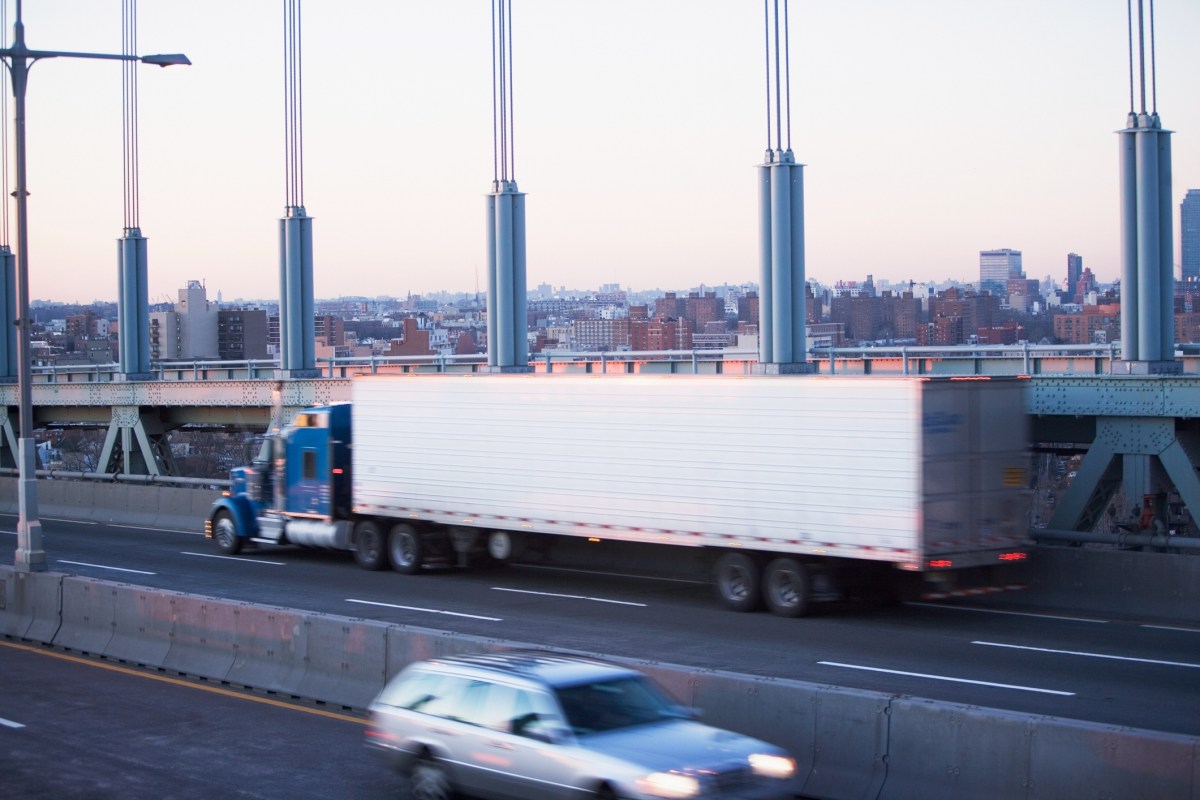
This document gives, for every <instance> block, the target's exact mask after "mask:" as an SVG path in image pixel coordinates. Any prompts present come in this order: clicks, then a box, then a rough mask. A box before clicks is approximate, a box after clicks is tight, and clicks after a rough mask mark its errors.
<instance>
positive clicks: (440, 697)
mask: <svg viewBox="0 0 1200 800" xmlns="http://www.w3.org/2000/svg"><path fill="white" fill-rule="evenodd" d="M476 682H477V681H472V680H471V679H470V678H463V677H460V676H458V675H445V676H442V680H441V683H439V684H438V687H437V688H438V693H437V696H436V697H432V698H431V699H430V700H429V701H428V702H427V703H424V704H423V705H422V707H421V708H417V709H413V710H414V711H423V712H424V713H426V714H431V715H433V716H435V717H444V718H446V719H454V720H463V721H465V720H467V719H468V718H469V714H470V707H471V705H470V703H471V702H473V700H474V697H468V691H469V689H470V688H471V684H472V683H476Z"/></svg>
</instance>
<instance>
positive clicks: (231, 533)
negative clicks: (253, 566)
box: [212, 510, 242, 556]
mask: <svg viewBox="0 0 1200 800" xmlns="http://www.w3.org/2000/svg"><path fill="white" fill-rule="evenodd" d="M212 531H213V539H215V540H216V542H217V547H219V548H220V549H221V552H222V553H224V554H225V555H227V556H236V555H237V554H238V553H240V552H241V551H242V537H240V536H238V529H237V523H236V522H234V519H233V515H232V514H230V513H229V512H228V511H224V510H222V511H218V512H217V514H216V516H215V517H213V523H212Z"/></svg>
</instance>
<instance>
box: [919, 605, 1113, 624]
mask: <svg viewBox="0 0 1200 800" xmlns="http://www.w3.org/2000/svg"><path fill="white" fill-rule="evenodd" d="M907 605H910V606H921V607H922V608H943V609H954V610H957V611H976V612H978V613H980V614H1004V615H1007V616H1011V617H1036V618H1037V619H1059V620H1065V621H1067V622H1093V623H1096V624H1097V625H1107V624H1108V622H1109V621H1108V620H1106V619H1088V618H1087V617H1061V616H1058V615H1057V614H1032V613H1030V612H1028V611H1001V610H1000V609H996V608H980V607H979V606H947V605H942V604H940V603H908V604H907Z"/></svg>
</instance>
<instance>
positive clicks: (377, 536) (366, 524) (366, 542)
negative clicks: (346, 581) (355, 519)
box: [354, 519, 387, 570]
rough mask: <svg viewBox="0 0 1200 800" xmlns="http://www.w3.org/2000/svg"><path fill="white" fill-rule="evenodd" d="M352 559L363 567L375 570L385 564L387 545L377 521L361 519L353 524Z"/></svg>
mask: <svg viewBox="0 0 1200 800" xmlns="http://www.w3.org/2000/svg"><path fill="white" fill-rule="evenodd" d="M354 560H355V561H357V562H358V565H359V566H360V567H362V568H363V569H370V570H377V569H383V568H384V567H385V566H387V547H386V546H385V544H384V540H383V532H382V531H381V530H379V523H377V522H375V521H374V520H369V519H366V520H363V521H362V522H360V523H358V524H357V525H355V526H354Z"/></svg>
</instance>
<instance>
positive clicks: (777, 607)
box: [762, 558, 812, 617]
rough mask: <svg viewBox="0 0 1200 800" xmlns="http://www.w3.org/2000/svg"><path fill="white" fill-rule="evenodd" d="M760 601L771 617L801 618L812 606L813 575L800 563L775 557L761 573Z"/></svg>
mask: <svg viewBox="0 0 1200 800" xmlns="http://www.w3.org/2000/svg"><path fill="white" fill-rule="evenodd" d="M762 593H763V602H765V603H766V604H767V609H768V610H769V611H770V612H771V613H772V614H778V615H779V616H781V617H803V616H804V615H805V614H807V613H808V609H809V606H810V605H811V604H812V576H811V575H809V573H808V567H807V566H806V565H805V564H804V562H803V561H798V560H797V559H794V558H776V559H774V560H773V561H771V562H770V563H769V564H767V568H766V569H765V570H763V580H762Z"/></svg>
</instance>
